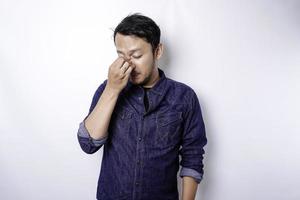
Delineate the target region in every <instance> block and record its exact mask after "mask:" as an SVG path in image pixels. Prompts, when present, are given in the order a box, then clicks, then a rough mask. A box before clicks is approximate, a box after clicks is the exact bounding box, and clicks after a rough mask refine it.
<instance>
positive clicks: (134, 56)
mask: <svg viewBox="0 0 300 200" xmlns="http://www.w3.org/2000/svg"><path fill="white" fill-rule="evenodd" d="M132 57H133V58H140V57H142V55H139V56H132Z"/></svg>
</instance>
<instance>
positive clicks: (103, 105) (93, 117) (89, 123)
mask: <svg viewBox="0 0 300 200" xmlns="http://www.w3.org/2000/svg"><path fill="white" fill-rule="evenodd" d="M118 96H119V92H118V91H115V90H113V89H111V88H110V87H109V86H107V85H106V87H105V89H104V91H103V93H102V95H101V96H100V99H99V101H98V102H97V104H96V106H95V108H94V109H93V111H92V112H91V113H90V114H89V116H88V117H87V118H86V119H85V120H84V125H85V128H86V129H87V131H88V133H89V135H90V136H91V138H92V139H94V140H99V139H103V138H105V137H107V134H108V133H107V130H108V126H109V122H110V118H111V115H112V112H113V110H114V107H115V105H116V102H117V99H118Z"/></svg>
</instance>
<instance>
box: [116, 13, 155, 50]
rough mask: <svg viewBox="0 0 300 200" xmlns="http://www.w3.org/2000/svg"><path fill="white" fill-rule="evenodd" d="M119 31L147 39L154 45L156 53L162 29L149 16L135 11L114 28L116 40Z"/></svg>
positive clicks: (153, 48)
mask: <svg viewBox="0 0 300 200" xmlns="http://www.w3.org/2000/svg"><path fill="white" fill-rule="evenodd" d="M117 33H120V34H122V35H134V36H137V37H139V38H142V39H144V40H146V41H147V42H148V43H150V44H151V46H152V52H153V53H154V52H155V50H156V48H157V47H158V45H159V42H160V29H159V27H158V25H157V24H156V23H155V22H154V21H153V20H152V19H151V18H149V17H146V16H144V15H142V14H140V13H134V14H131V15H128V16H127V17H125V18H124V19H123V20H122V21H121V22H120V23H119V24H118V26H117V27H116V28H115V30H114V42H115V39H116V35H117Z"/></svg>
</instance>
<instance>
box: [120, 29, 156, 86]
mask: <svg viewBox="0 0 300 200" xmlns="http://www.w3.org/2000/svg"><path fill="white" fill-rule="evenodd" d="M115 45H116V50H117V53H118V56H119V57H123V58H125V60H127V61H128V62H131V63H132V66H133V67H134V69H133V70H132V72H131V74H130V78H129V80H130V81H131V82H132V83H133V84H135V85H147V84H148V83H149V82H150V81H151V80H152V79H153V75H154V70H155V69H156V68H155V59H154V56H153V52H152V46H151V44H149V43H147V42H146V41H145V40H143V39H142V38H139V37H136V36H133V35H122V34H120V33H117V34H116V37H115Z"/></svg>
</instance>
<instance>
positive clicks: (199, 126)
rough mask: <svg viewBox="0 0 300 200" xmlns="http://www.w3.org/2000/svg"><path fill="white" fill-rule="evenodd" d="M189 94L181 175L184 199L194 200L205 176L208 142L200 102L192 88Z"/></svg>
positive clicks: (181, 151)
mask: <svg viewBox="0 0 300 200" xmlns="http://www.w3.org/2000/svg"><path fill="white" fill-rule="evenodd" d="M187 96H189V97H188V98H189V102H190V104H189V108H188V110H187V112H186V113H185V115H184V127H183V137H182V148H181V149H180V150H179V153H180V155H181V157H182V159H181V161H180V165H181V166H182V169H181V171H180V177H182V200H194V199H195V195H196V192H197V186H198V184H199V183H200V181H201V180H202V176H203V154H204V146H205V145H206V144H207V138H206V134H205V126H204V121H203V118H202V112H201V108H200V103H199V100H198V98H197V95H196V93H195V92H194V91H193V90H192V91H191V93H190V95H187Z"/></svg>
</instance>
